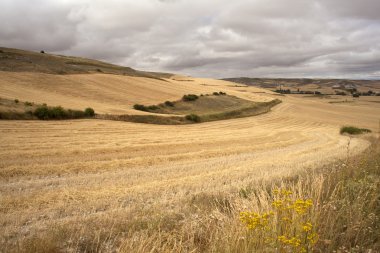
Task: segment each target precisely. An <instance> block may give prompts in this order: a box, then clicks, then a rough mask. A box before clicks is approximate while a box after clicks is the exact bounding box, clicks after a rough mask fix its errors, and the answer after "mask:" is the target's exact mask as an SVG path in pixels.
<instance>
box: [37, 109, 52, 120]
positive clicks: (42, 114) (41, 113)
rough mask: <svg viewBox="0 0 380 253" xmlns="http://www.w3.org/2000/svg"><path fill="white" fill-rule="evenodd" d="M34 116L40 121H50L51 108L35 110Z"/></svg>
mask: <svg viewBox="0 0 380 253" xmlns="http://www.w3.org/2000/svg"><path fill="white" fill-rule="evenodd" d="M33 114H34V116H36V117H37V118H39V119H42V120H47V119H49V108H48V107H47V106H39V107H37V109H36V110H34V112H33Z"/></svg>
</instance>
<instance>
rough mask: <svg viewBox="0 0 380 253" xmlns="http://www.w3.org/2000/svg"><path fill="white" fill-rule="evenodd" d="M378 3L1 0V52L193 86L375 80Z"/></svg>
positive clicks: (379, 66)
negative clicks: (205, 80)
mask: <svg viewBox="0 0 380 253" xmlns="http://www.w3.org/2000/svg"><path fill="white" fill-rule="evenodd" d="M379 10H380V1H379V0H107V1H105V0H0V46H3V47H12V48H20V49H26V50H35V51H40V50H45V51H46V52H50V53H57V54H66V55H73V56H82V57H88V58H95V59H98V60H104V61H107V62H111V63H115V64H120V65H124V66H129V67H132V68H136V69H139V70H148V71H161V72H171V73H179V74H185V75H191V76H198V77H213V78H224V77H240V76H248V77H285V78H286V77H288V78H291V77H321V78H352V79H380V12H379Z"/></svg>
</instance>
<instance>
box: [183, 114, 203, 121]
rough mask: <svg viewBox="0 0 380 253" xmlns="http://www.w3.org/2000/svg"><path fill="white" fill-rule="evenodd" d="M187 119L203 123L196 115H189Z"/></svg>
mask: <svg viewBox="0 0 380 253" xmlns="http://www.w3.org/2000/svg"><path fill="white" fill-rule="evenodd" d="M185 119H187V120H190V121H193V122H201V117H199V116H198V115H196V114H189V115H186V116H185Z"/></svg>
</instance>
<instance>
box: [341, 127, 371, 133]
mask: <svg viewBox="0 0 380 253" xmlns="http://www.w3.org/2000/svg"><path fill="white" fill-rule="evenodd" d="M370 132H371V130H369V129H366V128H357V127H353V126H344V127H342V128H341V129H340V134H344V133H348V134H363V133H370Z"/></svg>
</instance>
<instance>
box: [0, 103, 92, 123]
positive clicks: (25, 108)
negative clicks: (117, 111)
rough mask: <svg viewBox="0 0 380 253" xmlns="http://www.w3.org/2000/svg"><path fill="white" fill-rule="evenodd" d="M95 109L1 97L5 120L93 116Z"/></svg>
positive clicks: (0, 116) (1, 111)
mask: <svg viewBox="0 0 380 253" xmlns="http://www.w3.org/2000/svg"><path fill="white" fill-rule="evenodd" d="M94 116H95V111H94V109H92V108H90V107H88V108H86V109H85V110H84V111H81V110H72V109H65V108H63V107H62V106H54V107H52V106H47V105H46V104H42V105H39V104H35V103H32V102H28V101H26V102H24V103H19V100H18V99H15V100H13V101H12V100H9V99H3V98H1V99H0V119H3V120H35V119H40V120H62V119H81V118H93V117H94Z"/></svg>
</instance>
